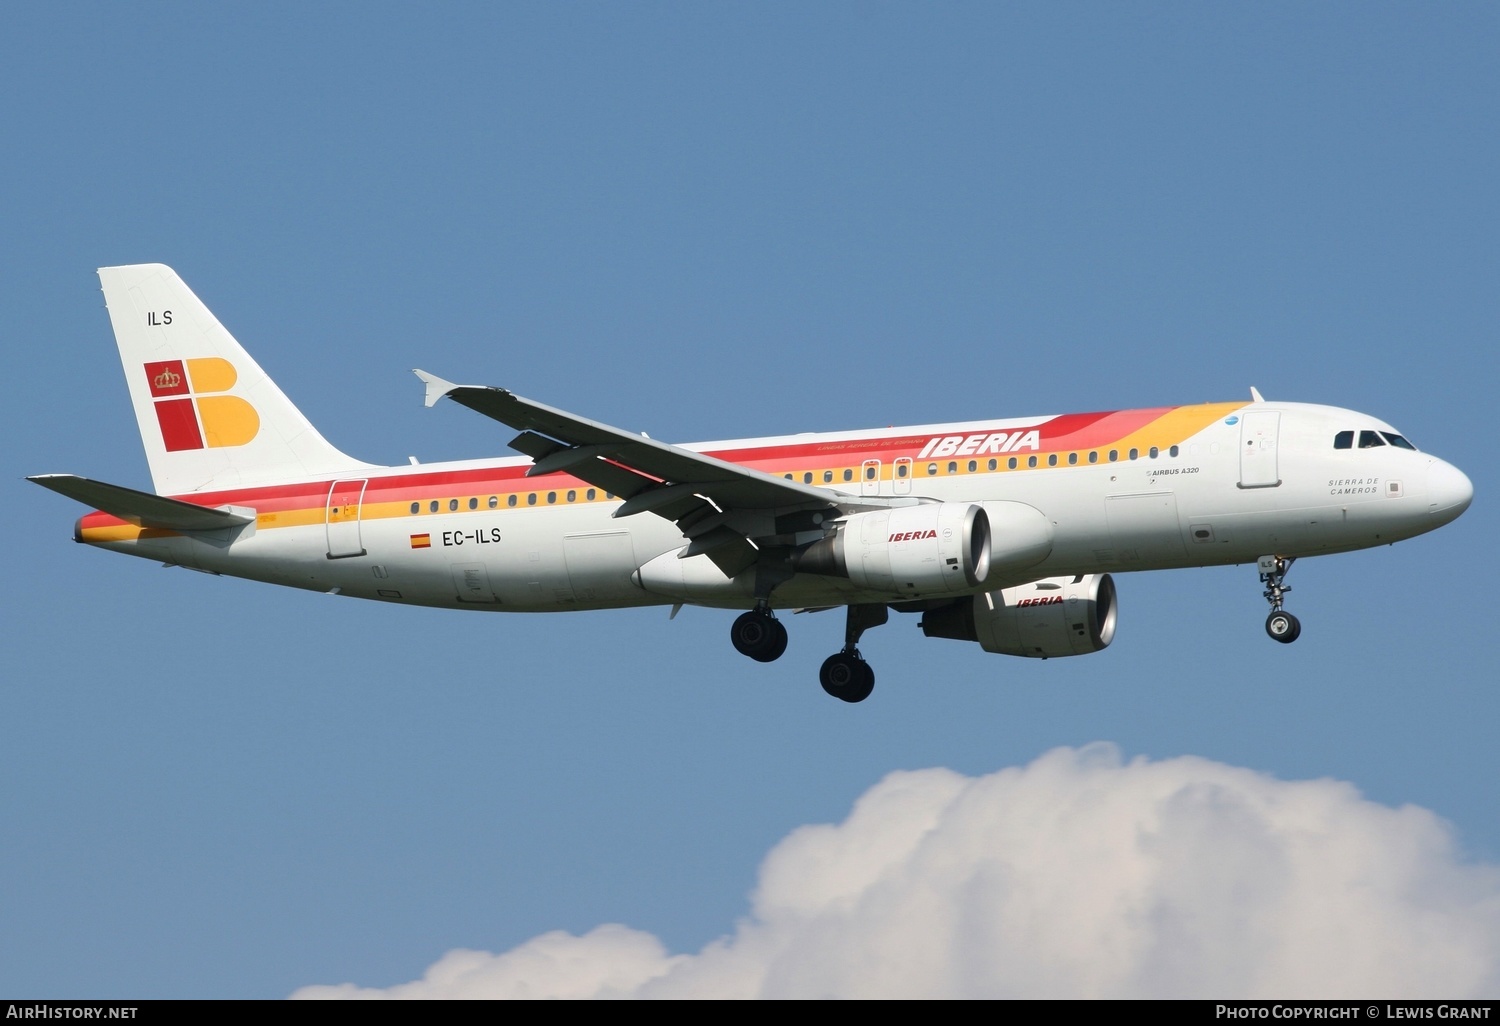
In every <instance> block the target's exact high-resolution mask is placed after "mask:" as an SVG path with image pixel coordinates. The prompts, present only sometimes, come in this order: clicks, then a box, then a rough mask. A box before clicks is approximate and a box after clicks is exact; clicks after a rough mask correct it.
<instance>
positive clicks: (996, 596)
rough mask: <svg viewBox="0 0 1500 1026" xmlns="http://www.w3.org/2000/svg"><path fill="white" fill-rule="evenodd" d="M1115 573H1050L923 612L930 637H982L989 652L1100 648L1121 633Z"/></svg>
mask: <svg viewBox="0 0 1500 1026" xmlns="http://www.w3.org/2000/svg"><path fill="white" fill-rule="evenodd" d="M1115 608H1116V603H1115V582H1114V580H1113V579H1112V578H1111V577H1110V576H1109V574H1090V575H1087V576H1083V575H1080V576H1078V577H1049V578H1046V579H1045V580H1040V581H1033V582H1032V583H1030V584H1023V585H1021V586H1020V587H1019V588H1004V589H1001V590H1000V591H990V592H986V593H985V594H983V595H975V596H974V597H973V598H972V599H962V600H960V601H958V602H954V603H952V604H951V605H946V606H942V607H940V608H938V609H929V610H928V611H927V612H925V613H923V614H922V633H924V634H926V635H927V636H928V637H929V638H953V639H954V640H957V641H977V642H979V644H980V646H981V647H982V648H983V649H984V650H985V651H986V652H998V653H1000V654H1002V655H1016V656H1030V657H1032V658H1035V659H1048V658H1051V657H1052V656H1071V655H1084V654H1086V653H1088V652H1097V651H1099V650H1100V649H1102V648H1105V647H1107V646H1108V645H1109V643H1110V642H1111V641H1113V640H1114V637H1115Z"/></svg>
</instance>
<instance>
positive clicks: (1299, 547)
mask: <svg viewBox="0 0 1500 1026" xmlns="http://www.w3.org/2000/svg"><path fill="white" fill-rule="evenodd" d="M98 273H99V280H100V283H101V286H102V290H103V292H104V299H105V305H106V307H107V308H108V311H109V317H110V321H111V324H112V326H113V329H114V333H115V340H116V343H117V345H118V348H119V353H120V360H121V363H122V364H123V367H124V370H125V379H126V382H127V384H128V387H129V390H130V396H131V401H132V403H133V405H134V409H135V415H136V420H137V424H138V427H139V428H140V433H141V439H142V442H143V444H144V446H145V449H146V457H147V462H148V464H149V467H150V471H151V478H152V484H153V490H152V491H151V492H146V491H139V490H136V489H132V488H127V487H122V486H120V485H115V484H107V483H105V482H102V481H97V480H93V479H89V478H84V477H79V476H76V475H71V474H43V475H38V476H34V477H31V478H29V479H28V480H31V481H35V482H36V483H37V484H39V485H42V486H43V487H45V488H49V489H51V490H52V491H55V492H58V493H60V494H62V495H65V496H68V497H69V498H72V499H76V500H78V501H81V502H83V503H85V504H86V505H88V506H90V507H91V508H92V509H93V512H90V513H87V514H85V515H84V516H83V517H81V518H80V519H79V520H78V521H77V523H76V525H75V527H74V532H73V537H74V540H75V541H77V542H81V543H84V544H88V545H93V546H97V547H98V548H102V549H107V550H110V551H114V552H123V553H126V554H129V555H133V556H140V557H144V558H147V559H152V560H157V561H160V562H161V563H163V564H165V565H168V566H180V567H186V568H189V569H193V570H200V571H205V572H207V573H209V574H224V575H230V576H234V577H243V578H248V579H251V580H257V581H265V582H269V583H272V584H280V585H286V586H288V587H294V588H305V589H312V590H317V591H323V592H329V593H332V594H339V595H348V596H354V597H357V598H365V599H372V600H375V601H383V602H394V603H404V604H407V605H421V606H441V607H448V608H453V609H471V610H491V611H500V612H504V611H530V612H536V611H562V610H579V609H606V608H621V607H630V606H649V605H671V606H672V615H673V616H675V615H676V614H677V612H678V611H679V610H680V609H681V608H682V607H683V606H684V605H689V604H691V605H695V606H708V607H717V608H723V609H729V610H741V611H742V612H741V614H740V615H739V617H738V618H737V619H735V620H734V622H733V625H732V627H731V630H730V640H731V642H732V643H733V645H734V647H735V648H736V649H737V650H738V651H739V652H741V653H742V654H744V655H746V656H748V657H750V658H751V659H755V660H758V661H760V662H771V661H773V660H775V659H776V658H778V657H779V656H780V655H781V654H782V653H783V651H784V650H785V649H786V645H787V630H786V627H785V625H784V624H783V623H782V621H781V620H779V619H778V618H777V617H776V614H775V611H774V610H776V609H780V610H782V611H786V610H793V611H815V610H824V609H836V608H839V607H844V608H845V610H846V614H845V632H844V645H843V648H842V649H841V650H840V651H838V652H836V653H834V654H833V655H831V656H829V657H828V659H827V660H826V661H825V662H824V663H823V665H822V667H821V669H820V671H819V681H820V683H821V684H822V687H823V689H824V690H825V691H826V692H828V693H829V694H830V695H832V696H834V697H836V698H839V699H842V700H843V701H846V702H860V701H863V700H864V699H865V698H867V697H868V696H869V695H870V693H871V691H872V690H873V688H874V685H875V674H874V671H873V670H872V669H871V667H870V665H869V663H868V662H867V661H866V660H865V659H864V657H863V656H862V655H861V653H860V650H859V642H860V640H861V638H862V636H863V634H864V632H865V631H867V630H869V629H870V628H873V627H877V626H879V625H881V624H884V623H886V622H887V620H888V619H889V616H890V612H891V611H893V610H894V611H896V612H899V613H908V614H914V615H917V616H919V617H920V620H919V623H920V626H921V629H922V631H923V633H924V634H925V635H926V636H927V637H933V638H947V639H955V640H960V641H968V642H976V643H978V644H979V645H980V647H981V648H982V649H983V650H984V651H986V652H992V653H997V654H1004V655H1012V656H1022V657H1034V658H1043V659H1045V658H1051V657H1062V656H1073V655H1083V654H1086V653H1091V652H1098V651H1100V650H1102V649H1104V648H1105V647H1107V646H1108V645H1109V644H1110V642H1111V641H1112V640H1113V638H1114V634H1115V625H1116V619H1117V611H1118V600H1117V592H1116V586H1115V583H1114V579H1113V576H1112V575H1113V574H1116V573H1121V572H1128V571H1142V570H1166V569H1174V568H1181V567H1199V566H1218V565H1228V564H1245V563H1254V564H1256V568H1257V571H1258V573H1259V577H1260V582H1261V584H1262V585H1263V587H1264V591H1263V594H1264V597H1265V599H1266V601H1267V602H1268V603H1269V604H1270V613H1269V615H1268V616H1267V618H1266V623H1265V629H1266V632H1267V633H1268V634H1269V635H1270V637H1271V638H1273V639H1275V640H1276V641H1278V642H1282V643H1290V642H1292V641H1295V640H1296V639H1297V637H1298V635H1299V634H1300V633H1301V630H1302V628H1301V624H1300V623H1299V622H1298V620H1297V618H1296V617H1295V616H1293V615H1292V614H1291V613H1289V612H1287V611H1286V609H1285V608H1284V605H1285V596H1286V593H1287V592H1289V591H1290V590H1291V589H1290V587H1289V586H1287V584H1286V575H1287V572H1288V570H1289V569H1290V568H1291V566H1292V563H1293V562H1294V561H1295V560H1297V559H1300V558H1302V557H1306V556H1318V555H1326V554H1330V553H1335V552H1347V551H1351V550H1355V549H1363V548H1369V547H1372V546H1376V545H1387V544H1391V543H1394V542H1397V541H1401V540H1403V539H1407V538H1411V537H1414V536H1416V535H1419V534H1423V533H1425V532H1428V531H1431V530H1434V529H1436V528H1438V527H1440V526H1442V525H1444V524H1447V523H1449V522H1450V521H1452V520H1454V519H1456V518H1457V517H1458V516H1459V515H1460V514H1462V513H1463V512H1464V510H1465V509H1467V508H1468V506H1469V503H1470V501H1471V500H1472V499H1473V495H1474V489H1473V485H1472V484H1471V483H1470V481H1469V479H1468V478H1467V477H1466V476H1465V475H1464V474H1463V472H1462V471H1460V470H1458V469H1457V468H1456V467H1453V466H1451V465H1450V464H1448V463H1445V462H1444V461H1443V460H1440V459H1438V458H1437V457H1435V456H1431V455H1428V454H1426V453H1424V452H1421V451H1420V450H1418V449H1417V448H1416V447H1415V446H1414V445H1413V444H1412V443H1411V442H1410V441H1408V440H1407V438H1406V437H1405V436H1404V435H1402V434H1400V433H1399V432H1397V431H1396V429H1395V428H1393V427H1391V426H1390V425H1389V424H1386V423H1384V422H1382V421H1380V420H1377V419H1375V418H1373V417H1370V416H1368V415H1366V414H1363V413H1356V412H1354V411H1351V410H1345V409H1339V408H1336V407H1332V406H1319V405H1311V404H1304V403H1291V402H1271V401H1267V400H1265V399H1263V398H1262V397H1261V395H1260V393H1259V392H1258V391H1256V390H1255V389H1254V388H1252V389H1251V390H1250V399H1249V400H1242V401H1239V402H1221V403H1209V404H1202V405H1189V406H1166V407H1153V408H1149V409H1139V410H1121V411H1114V412H1104V413H1084V414H1069V415H1063V416H1045V417H1025V418H1019V419H1003V420H978V421H969V422H963V423H952V424H931V425H921V426H915V427H891V428H883V429H879V430H868V431H846V432H836V433H819V434H799V435H789V436H781V437H770V438H753V439H741V440H733V441H722V442H706V443H701V444H694V445H669V444H666V443H664V442H660V441H657V440H656V439H653V438H651V437H649V436H648V435H646V434H645V433H644V432H640V433H637V432H633V431H627V430H623V429H621V428H617V427H611V426H609V425H607V424H602V423H599V422H597V421H593V420H589V419H587V418H584V417H580V416H577V415H575V414H572V413H567V412H565V411H563V410H560V409H557V408H554V407H552V406H547V405H544V404H542V403H539V402H536V401H534V400H531V399H526V398H523V397H521V396H519V395H516V394H514V393H512V392H510V391H507V390H505V389H502V388H493V387H488V386H480V385H459V384H454V383H453V382H451V381H446V380H444V379H442V378H440V377H438V376H436V375H434V374H429V373H427V372H426V371H422V370H417V371H415V373H416V375H417V377H418V378H420V379H421V381H422V382H423V384H424V386H425V400H426V404H427V406H429V407H430V406H433V405H434V404H436V403H437V402H438V401H439V400H440V399H444V398H447V399H450V400H452V401H454V402H456V403H457V404H459V405H460V406H466V407H468V408H469V409H471V410H474V411H476V412H478V413H480V414H483V415H484V416H486V417H489V418H491V419H492V420H495V421H498V422H499V423H500V424H502V425H504V426H505V427H507V428H509V429H512V430H514V431H517V432H519V433H518V434H517V435H516V436H515V437H514V438H512V439H511V440H510V442H509V445H510V448H512V449H513V450H515V451H517V452H519V453H520V454H521V455H520V456H513V457H504V458H498V459H492V460H469V461H462V462H445V463H432V464H418V463H417V462H416V460H415V458H413V460H412V464H411V465H409V466H394V467H388V466H377V465H374V464H369V463H364V462H361V461H359V460H357V459H354V458H352V457H350V456H347V455H345V454H344V453H343V452H341V451H339V450H338V449H336V448H334V447H333V446H332V445H331V444H330V443H329V442H327V441H326V440H325V439H324V438H323V436H322V435H321V434H319V433H318V431H317V429H316V428H314V427H313V426H312V424H311V423H309V422H308V420H307V419H306V418H305V417H304V416H303V415H302V414H301V412H299V411H298V409H297V408H296V407H295V406H294V405H293V404H292V403H291V401H290V400H288V399H287V397H286V396H285V395H284V394H283V393H282V391H281V390H280V389H279V388H278V387H277V386H276V384H275V383H274V382H273V381H272V380H271V379H270V378H269V377H268V376H267V375H266V373H265V372H264V371H263V370H261V368H260V366H259V365H258V364H257V363H256V362H255V361H254V360H253V359H251V357H250V356H249V354H248V353H246V352H245V350H244V349H243V348H241V346H240V344H239V343H238V342H236V341H235V339H234V337H233V336H232V335H231V334H230V333H229V332H228V331H227V330H226V329H225V328H224V327H223V325H221V324H220V323H219V321H218V320H217V319H216V318H215V317H214V315H213V314H212V313H210V312H209V310H208V308H207V307H206V306H204V304H203V303H202V302H201V301H200V300H199V299H198V297H197V296H196V295H195V294H194V293H193V292H192V291H191V290H190V289H189V288H188V287H187V285H186V284H184V283H183V281H182V279H181V278H179V277H178V276H177V274H176V272H174V271H173V270H172V269H171V268H169V267H166V266H164V265H162V264H138V265H131V266H123V267H104V268H100V269H99V272H98Z"/></svg>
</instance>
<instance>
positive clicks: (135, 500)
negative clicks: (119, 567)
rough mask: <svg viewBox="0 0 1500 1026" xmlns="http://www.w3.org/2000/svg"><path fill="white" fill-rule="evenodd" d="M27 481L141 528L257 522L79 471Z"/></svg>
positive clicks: (204, 528)
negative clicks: (103, 479)
mask: <svg viewBox="0 0 1500 1026" xmlns="http://www.w3.org/2000/svg"><path fill="white" fill-rule="evenodd" d="M26 480H28V481H35V482H36V483H37V484H39V485H41V486H42V487H43V488H50V489H51V490H52V491H54V492H57V493H58V494H59V495H66V496H67V497H68V498H70V499H77V500H78V501H79V502H81V503H83V504H84V505H86V506H92V507H93V508H94V509H97V510H102V511H104V512H105V513H108V514H109V515H110V516H113V517H119V518H120V519H121V520H123V521H125V522H126V523H130V524H135V525H136V526H137V527H154V528H158V529H161V530H166V531H222V530H224V529H226V528H230V527H243V526H244V525H246V524H249V523H253V522H254V520H255V517H254V516H253V515H252V516H246V515H244V514H242V513H231V512H229V511H228V510H223V509H214V508H212V507H210V506H195V505H193V504H192V503H191V502H182V501H181V500H179V499H169V498H167V497H166V496H164V495H152V494H151V493H150V492H138V491H136V490H135V489H134V488H123V487H121V486H120V485H112V484H105V483H104V482H103V481H90V480H89V479H88V478H86V477H78V476H77V475H76V474H38V475H36V476H35V477H28V478H27V479H26Z"/></svg>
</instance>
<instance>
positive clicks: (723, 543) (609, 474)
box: [414, 370, 845, 577]
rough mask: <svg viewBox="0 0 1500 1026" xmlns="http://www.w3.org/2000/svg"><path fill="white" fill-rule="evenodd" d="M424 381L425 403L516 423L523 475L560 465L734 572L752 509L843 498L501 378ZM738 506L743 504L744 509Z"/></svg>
mask: <svg viewBox="0 0 1500 1026" xmlns="http://www.w3.org/2000/svg"><path fill="white" fill-rule="evenodd" d="M414 373H415V374H416V375H417V377H419V378H421V379H422V381H423V382H425V383H426V385H427V400H426V401H427V405H428V406H431V405H433V404H434V403H436V402H437V401H438V400H439V399H441V398H443V397H444V396H447V397H448V398H450V399H452V400H453V401H454V402H456V403H458V404H459V405H461V406H467V407H468V408H469V409H471V410H476V411H478V412H479V413H482V414H484V415H485V416H486V417H490V418H492V419H494V420H497V421H499V422H500V423H502V424H505V425H507V426H508V427H513V428H516V429H517V430H519V431H520V432H521V433H520V434H519V435H517V436H516V437H515V438H513V439H511V442H510V446H511V448H513V449H515V450H517V451H518V452H523V453H525V454H526V455H527V456H530V457H531V458H532V460H534V461H535V465H534V466H533V467H532V468H531V469H530V470H528V471H527V472H526V474H527V476H528V477H536V476H540V475H543V474H552V473H557V472H560V471H566V472H567V473H569V474H572V475H573V476H574V477H576V478H578V479H580V480H582V481H587V482H588V483H589V484H592V485H595V486H596V487H599V488H603V489H604V490H605V491H606V492H609V493H611V494H613V495H618V496H619V497H620V498H622V499H624V500H625V502H624V503H623V504H622V505H621V507H620V508H619V509H618V510H617V511H616V512H615V516H617V517H626V516H633V515H635V514H637V513H646V512H650V513H655V514H656V515H658V516H661V517H665V518H666V519H668V520H671V521H673V522H674V523H676V524H677V525H678V527H680V528H681V529H682V533H683V535H684V536H685V537H687V539H688V546H687V547H686V548H685V549H684V550H683V551H682V552H681V553H680V554H679V555H680V556H682V557H683V558H686V557H688V556H695V555H698V554H700V553H701V554H703V555H707V556H708V557H709V558H710V559H712V560H713V561H714V563H716V564H717V565H718V566H719V568H720V569H721V570H723V571H724V573H726V574H728V575H729V576H731V577H733V576H734V575H735V574H737V573H739V572H740V571H742V570H744V569H746V568H747V567H749V566H750V565H751V564H752V563H754V562H755V553H756V548H755V546H754V545H753V544H752V543H751V541H750V538H751V537H753V536H756V535H757V534H758V533H764V534H771V533H774V529H772V530H767V531H764V532H758V531H757V530H756V528H755V527H753V526H750V525H751V524H753V523H755V522H756V520H757V518H756V517H755V516H754V514H761V515H762V516H761V517H760V518H759V520H760V522H761V523H764V522H766V519H767V518H766V515H772V516H774V514H775V513H777V512H788V511H791V510H804V509H831V508H833V507H834V506H835V504H836V503H837V502H838V501H839V499H840V498H845V496H842V495H841V493H838V492H836V491H834V490H832V489H824V488H815V487H813V486H812V485H805V484H801V483H799V482H796V481H788V480H787V479H785V478H782V477H776V476H775V475H773V474H767V473H764V472H762V471H758V470H752V469H750V468H748V467H741V466H738V465H736V464H733V463H728V462H725V461H724V460H719V459H715V458H714V457H712V456H705V455H703V454H702V453H697V452H692V451H691V450H688V449H683V448H680V447H678V446H675V445H668V444H666V443H665V442H658V441H656V440H655V439H653V438H648V437H647V436H645V435H641V434H635V433H634V432H630V431H625V430H622V429H620V428H617V427H611V426H610V425H608V424H601V423H599V422H598V421H594V420H589V419H587V418H585V417H579V416H577V415H575V414H572V413H568V412H566V411H564V410H559V409H556V408H555V407H552V406H547V405H545V404H543V403H539V402H534V401H533V400H530V399H525V398H522V397H521V396H518V395H515V394H514V393H512V392H508V391H506V390H505V389H503V388H492V387H488V386H484V385H455V384H454V383H453V382H451V381H444V380H443V379H442V378H439V377H437V376H435V375H432V374H428V373H427V372H426V371H420V370H418V371H415V372H414ZM744 514H751V516H745V515H744Z"/></svg>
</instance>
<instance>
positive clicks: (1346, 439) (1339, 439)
mask: <svg viewBox="0 0 1500 1026" xmlns="http://www.w3.org/2000/svg"><path fill="white" fill-rule="evenodd" d="M1333 447H1334V448H1335V449H1352V448H1354V432H1353V431H1340V432H1339V433H1338V434H1336V435H1334V436H1333Z"/></svg>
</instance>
